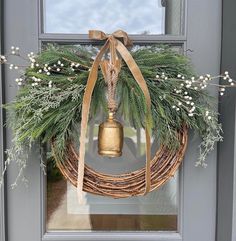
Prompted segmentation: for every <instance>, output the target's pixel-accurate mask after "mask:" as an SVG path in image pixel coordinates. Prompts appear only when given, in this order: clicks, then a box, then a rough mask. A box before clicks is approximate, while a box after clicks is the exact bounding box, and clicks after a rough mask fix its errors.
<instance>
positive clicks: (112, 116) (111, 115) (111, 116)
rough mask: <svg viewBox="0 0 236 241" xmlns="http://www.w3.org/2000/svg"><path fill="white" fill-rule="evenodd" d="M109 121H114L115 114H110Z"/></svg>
mask: <svg viewBox="0 0 236 241" xmlns="http://www.w3.org/2000/svg"><path fill="white" fill-rule="evenodd" d="M108 119H109V120H113V119H114V113H113V112H109V114H108Z"/></svg>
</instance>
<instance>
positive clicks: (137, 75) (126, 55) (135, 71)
mask: <svg viewBox="0 0 236 241" xmlns="http://www.w3.org/2000/svg"><path fill="white" fill-rule="evenodd" d="M116 49H117V50H118V52H119V53H120V55H121V57H122V58H123V59H124V61H125V62H126V64H127V66H128V68H129V69H130V71H131V73H132V75H133V77H134V79H135V80H136V81H137V83H138V85H139V87H140V88H141V90H142V91H143V94H144V96H145V100H146V106H147V116H146V122H145V125H146V126H145V134H146V172H145V179H146V182H145V183H146V185H145V190H144V195H145V194H147V193H148V192H149V191H150V189H151V175H150V172H151V171H150V168H151V137H150V136H151V128H150V125H149V119H151V97H150V93H149V90H148V87H147V84H146V81H145V79H144V78H143V75H142V73H141V71H140V69H139V67H138V65H137V64H136V62H135V61H134V59H133V57H132V55H131V54H130V52H129V51H128V50H127V48H126V47H125V46H124V45H123V44H122V43H121V42H120V41H119V40H117V46H116Z"/></svg>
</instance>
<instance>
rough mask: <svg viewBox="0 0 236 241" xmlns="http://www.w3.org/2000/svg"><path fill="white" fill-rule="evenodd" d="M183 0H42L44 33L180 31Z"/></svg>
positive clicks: (176, 32) (151, 32)
mask: <svg viewBox="0 0 236 241" xmlns="http://www.w3.org/2000/svg"><path fill="white" fill-rule="evenodd" d="M182 11H183V0H146V1H145V2H144V1H142V0H128V1H127V0H116V1H114V0H99V1H98V0H89V1H83V0H71V1H67V0H44V13H43V15H44V32H45V33H77V34H87V33H88V30H89V29H100V30H103V31H104V32H106V33H112V32H114V31H115V30H117V29H123V30H124V31H126V32H128V33H129V34H142V35H147V34H172V35H180V34H182V31H181V26H182V25H183V24H182V15H183V14H182Z"/></svg>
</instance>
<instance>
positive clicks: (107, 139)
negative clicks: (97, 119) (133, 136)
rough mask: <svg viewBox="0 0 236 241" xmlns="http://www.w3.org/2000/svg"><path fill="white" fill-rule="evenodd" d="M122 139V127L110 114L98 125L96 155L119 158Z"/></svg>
mask: <svg viewBox="0 0 236 241" xmlns="http://www.w3.org/2000/svg"><path fill="white" fill-rule="evenodd" d="M123 138H124V132H123V126H122V125H121V123H120V122H118V121H117V120H115V119H114V114H113V113H112V112H110V113H109V117H108V119H107V121H105V122H103V123H102V124H100V125H99V131H98V154H99V155H101V156H107V157H119V156H121V155H122V147H123Z"/></svg>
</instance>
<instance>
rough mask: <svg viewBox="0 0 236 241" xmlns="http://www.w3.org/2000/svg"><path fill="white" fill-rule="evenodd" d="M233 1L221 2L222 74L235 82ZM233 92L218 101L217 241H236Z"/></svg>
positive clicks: (235, 6)
mask: <svg viewBox="0 0 236 241" xmlns="http://www.w3.org/2000/svg"><path fill="white" fill-rule="evenodd" d="M235 11H236V1H235V0H223V18H222V23H223V31H222V59H221V60H222V61H221V71H222V72H224V71H225V70H227V71H229V73H230V74H231V75H232V77H233V78H234V79H236V14H235ZM235 101H236V91H235V89H232V90H230V91H227V94H226V96H225V97H224V98H221V101H220V114H221V115H220V121H221V122H222V124H223V130H224V142H223V143H220V144H219V149H218V150H219V153H218V154H219V156H218V157H219V158H218V218H217V240H218V241H235V240H236V220H235V219H236V211H235V208H236V161H235V159H236V157H235V150H236V143H235V131H236V128H235V124H236V123H235V120H236V119H235V117H236V109H235V108H236V105H235V104H236V103H235Z"/></svg>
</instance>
